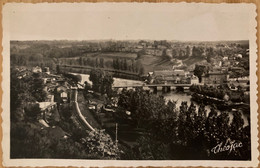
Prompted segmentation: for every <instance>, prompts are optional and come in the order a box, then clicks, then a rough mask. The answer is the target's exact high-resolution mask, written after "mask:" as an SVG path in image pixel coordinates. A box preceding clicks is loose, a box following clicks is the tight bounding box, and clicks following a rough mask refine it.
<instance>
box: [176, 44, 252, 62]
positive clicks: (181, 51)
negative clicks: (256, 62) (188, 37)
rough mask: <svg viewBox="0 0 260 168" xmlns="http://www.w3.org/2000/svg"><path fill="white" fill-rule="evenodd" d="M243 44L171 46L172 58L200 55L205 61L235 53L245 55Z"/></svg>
mask: <svg viewBox="0 0 260 168" xmlns="http://www.w3.org/2000/svg"><path fill="white" fill-rule="evenodd" d="M246 49H248V48H246V47H245V46H241V45H238V47H237V46H236V45H235V46H232V47H231V48H229V47H224V46H223V47H220V46H219V47H216V46H214V47H213V46H212V47H208V46H185V45H184V46H180V47H172V53H171V54H172V58H176V59H181V60H183V59H187V58H188V57H201V58H205V59H206V60H207V62H209V63H210V62H211V59H212V58H214V57H216V56H220V57H224V56H227V57H229V56H234V55H235V54H242V55H243V56H246V54H247V51H246Z"/></svg>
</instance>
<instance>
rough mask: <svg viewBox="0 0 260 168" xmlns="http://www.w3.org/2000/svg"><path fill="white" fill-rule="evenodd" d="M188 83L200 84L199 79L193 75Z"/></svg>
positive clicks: (188, 79)
mask: <svg viewBox="0 0 260 168" xmlns="http://www.w3.org/2000/svg"><path fill="white" fill-rule="evenodd" d="M187 83H189V84H199V78H198V77H197V76H195V75H192V76H190V77H188V78H187Z"/></svg>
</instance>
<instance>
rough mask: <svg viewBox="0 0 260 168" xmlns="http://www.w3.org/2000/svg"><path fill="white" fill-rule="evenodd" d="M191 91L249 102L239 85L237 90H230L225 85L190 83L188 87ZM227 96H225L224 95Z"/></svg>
mask: <svg viewBox="0 0 260 168" xmlns="http://www.w3.org/2000/svg"><path fill="white" fill-rule="evenodd" d="M190 90H191V91H192V92H195V93H198V94H202V95H206V96H209V97H213V98H218V99H220V100H226V101H228V100H230V101H233V102H249V100H248V99H249V97H247V96H246V95H245V93H244V91H243V90H242V88H241V87H238V90H236V91H232V90H230V89H229V87H228V86H227V85H220V86H218V87H213V86H208V85H203V86H201V85H192V86H191V87H190ZM226 95H227V96H228V97H226V98H225V96H226Z"/></svg>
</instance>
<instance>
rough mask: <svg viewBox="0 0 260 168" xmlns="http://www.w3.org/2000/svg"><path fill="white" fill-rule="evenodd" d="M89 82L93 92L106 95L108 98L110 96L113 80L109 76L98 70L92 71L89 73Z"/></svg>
mask: <svg viewBox="0 0 260 168" xmlns="http://www.w3.org/2000/svg"><path fill="white" fill-rule="evenodd" d="M89 80H90V81H92V83H93V90H94V91H95V92H99V93H101V94H102V95H103V94H107V96H109V97H111V96H112V94H113V91H112V84H113V82H114V79H113V77H112V76H111V75H110V74H108V73H105V72H104V71H102V70H100V69H93V70H91V72H90V76H89Z"/></svg>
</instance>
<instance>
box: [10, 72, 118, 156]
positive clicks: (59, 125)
mask: <svg viewBox="0 0 260 168" xmlns="http://www.w3.org/2000/svg"><path fill="white" fill-rule="evenodd" d="M25 71H26V73H25V72H24V71H23V72H20V71H18V70H15V69H12V70H11V151H10V152H11V158H63V159H76V158H77V159H118V158H120V155H121V151H120V150H119V149H118V146H117V145H116V143H115V142H114V141H113V140H112V139H111V137H110V136H109V135H108V134H106V133H105V132H104V131H103V130H94V131H91V132H88V131H86V130H85V129H84V127H83V126H82V125H81V124H80V123H79V122H78V120H77V118H76V117H75V115H74V113H73V109H72V107H71V106H69V104H64V105H62V106H61V108H60V111H59V112H58V111H57V109H53V110H52V111H51V114H52V116H51V118H50V120H49V123H48V124H49V125H50V127H46V126H44V125H42V124H41V123H40V122H39V121H38V120H39V119H41V118H39V116H40V115H41V113H42V111H41V109H40V108H39V106H38V105H37V104H36V101H44V99H45V98H46V92H44V91H43V87H44V84H43V81H42V80H41V77H40V76H41V75H40V74H33V73H31V71H28V70H25ZM24 74H26V76H24V77H22V78H20V76H21V75H24ZM73 78H74V77H72V79H73ZM76 79H77V78H76ZM74 110H75V109H74ZM57 113H59V114H60V115H58V116H59V119H57V116H55V115H57ZM53 126H54V127H53Z"/></svg>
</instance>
